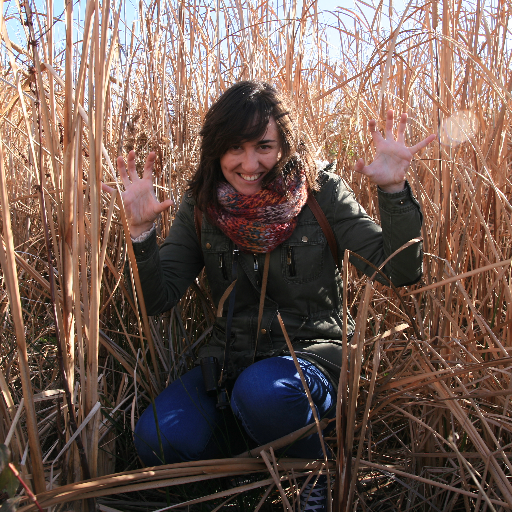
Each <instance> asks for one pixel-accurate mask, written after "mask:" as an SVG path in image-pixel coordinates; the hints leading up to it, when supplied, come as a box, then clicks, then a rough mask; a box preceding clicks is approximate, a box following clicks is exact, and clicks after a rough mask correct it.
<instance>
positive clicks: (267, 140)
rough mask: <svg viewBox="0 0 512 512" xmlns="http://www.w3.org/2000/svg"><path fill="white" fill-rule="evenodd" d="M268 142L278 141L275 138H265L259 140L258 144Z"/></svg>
mask: <svg viewBox="0 0 512 512" xmlns="http://www.w3.org/2000/svg"><path fill="white" fill-rule="evenodd" d="M268 142H277V140H275V139H263V140H259V141H258V144H267V143H268Z"/></svg>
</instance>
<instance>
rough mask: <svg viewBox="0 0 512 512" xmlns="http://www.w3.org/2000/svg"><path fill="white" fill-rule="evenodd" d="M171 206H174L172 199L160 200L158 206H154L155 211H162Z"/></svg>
mask: <svg viewBox="0 0 512 512" xmlns="http://www.w3.org/2000/svg"><path fill="white" fill-rule="evenodd" d="M171 206H174V201H173V200H172V199H166V200H165V201H162V202H161V203H159V204H158V207H157V208H155V211H156V212H157V213H162V212H163V211H164V210H167V208H170V207H171Z"/></svg>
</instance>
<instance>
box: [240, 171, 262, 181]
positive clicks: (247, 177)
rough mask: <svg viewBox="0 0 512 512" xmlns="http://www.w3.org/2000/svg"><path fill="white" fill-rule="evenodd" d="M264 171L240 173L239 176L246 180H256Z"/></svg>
mask: <svg viewBox="0 0 512 512" xmlns="http://www.w3.org/2000/svg"><path fill="white" fill-rule="evenodd" d="M262 174H263V173H262V172H260V173H258V174H239V176H240V177H241V178H242V179H243V180H244V181H256V180H257V179H259V178H260V177H261V175H262Z"/></svg>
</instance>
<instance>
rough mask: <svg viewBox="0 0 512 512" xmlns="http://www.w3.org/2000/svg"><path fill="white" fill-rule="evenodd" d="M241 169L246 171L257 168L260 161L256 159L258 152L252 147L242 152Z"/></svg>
mask: <svg viewBox="0 0 512 512" xmlns="http://www.w3.org/2000/svg"><path fill="white" fill-rule="evenodd" d="M241 165H242V169H243V170H244V171H245V172H247V173H251V172H255V171H257V170H258V168H259V166H260V163H259V160H258V154H257V153H256V151H254V150H253V149H252V148H251V149H249V150H248V151H245V152H244V155H243V159H242V163H241Z"/></svg>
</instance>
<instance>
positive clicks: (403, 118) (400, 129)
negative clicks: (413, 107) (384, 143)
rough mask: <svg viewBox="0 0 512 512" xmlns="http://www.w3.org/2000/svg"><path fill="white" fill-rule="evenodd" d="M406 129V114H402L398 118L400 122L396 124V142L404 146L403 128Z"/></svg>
mask: <svg viewBox="0 0 512 512" xmlns="http://www.w3.org/2000/svg"><path fill="white" fill-rule="evenodd" d="M406 127H407V114H406V113H405V112H404V113H403V114H402V115H401V116H400V122H399V123H398V130H397V136H396V140H397V141H398V142H401V143H402V144H405V128H406Z"/></svg>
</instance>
